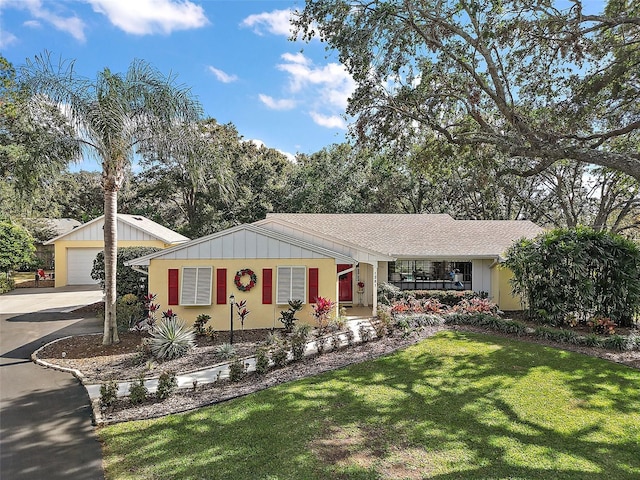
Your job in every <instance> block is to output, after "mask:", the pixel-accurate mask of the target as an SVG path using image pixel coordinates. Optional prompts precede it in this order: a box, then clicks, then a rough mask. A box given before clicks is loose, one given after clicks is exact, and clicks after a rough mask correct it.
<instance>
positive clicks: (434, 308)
mask: <svg viewBox="0 0 640 480" xmlns="http://www.w3.org/2000/svg"><path fill="white" fill-rule="evenodd" d="M422 311H423V312H424V313H437V314H440V313H444V312H446V311H447V306H446V305H445V304H443V303H440V301H439V300H438V299H437V298H427V299H425V300H424V301H423V302H422Z"/></svg>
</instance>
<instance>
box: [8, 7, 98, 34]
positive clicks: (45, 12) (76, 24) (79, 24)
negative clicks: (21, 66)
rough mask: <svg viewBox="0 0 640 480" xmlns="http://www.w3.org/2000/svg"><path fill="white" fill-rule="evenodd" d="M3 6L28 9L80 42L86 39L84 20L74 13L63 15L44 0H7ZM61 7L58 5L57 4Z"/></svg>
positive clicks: (36, 17) (35, 15)
mask: <svg viewBox="0 0 640 480" xmlns="http://www.w3.org/2000/svg"><path fill="white" fill-rule="evenodd" d="M3 6H8V7H12V8H21V9H25V10H28V11H29V13H30V14H31V15H32V16H33V17H34V18H35V19H37V20H41V21H42V22H45V23H48V24H51V25H53V26H54V27H55V28H56V29H57V30H61V31H63V32H67V33H68V34H70V35H71V36H72V37H73V38H75V39H76V40H78V41H80V42H84V41H85V40H86V37H85V34H84V29H85V24H84V22H83V21H82V20H81V19H80V18H79V17H77V16H76V15H75V14H74V15H62V14H59V13H57V12H54V11H52V10H49V9H48V8H46V7H45V5H44V3H43V2H42V0H7V1H4V2H3ZM56 6H57V7H59V6H58V5H56ZM37 23H39V22H37V21H34V20H29V21H27V22H26V23H25V24H26V25H28V26H35V25H36V24H37Z"/></svg>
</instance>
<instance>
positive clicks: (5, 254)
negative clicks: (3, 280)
mask: <svg viewBox="0 0 640 480" xmlns="http://www.w3.org/2000/svg"><path fill="white" fill-rule="evenodd" d="M35 251H36V248H35V246H34V245H33V238H32V237H31V235H30V234H29V232H28V231H27V230H26V229H24V228H23V227H21V226H20V225H16V224H14V223H11V222H0V271H3V272H5V273H9V272H10V271H11V270H14V269H15V268H17V267H19V266H21V265H26V264H30V263H31V262H32V261H33V259H34V257H33V254H34V252H35Z"/></svg>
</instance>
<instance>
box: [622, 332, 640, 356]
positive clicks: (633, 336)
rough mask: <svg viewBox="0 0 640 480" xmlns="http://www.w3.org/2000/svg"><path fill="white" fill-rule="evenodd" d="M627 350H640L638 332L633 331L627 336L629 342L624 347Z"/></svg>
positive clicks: (639, 335)
mask: <svg viewBox="0 0 640 480" xmlns="http://www.w3.org/2000/svg"><path fill="white" fill-rule="evenodd" d="M624 349H625V350H628V351H631V350H640V334H638V331H637V330H634V331H632V332H631V333H629V335H627V341H626V343H625V346H624Z"/></svg>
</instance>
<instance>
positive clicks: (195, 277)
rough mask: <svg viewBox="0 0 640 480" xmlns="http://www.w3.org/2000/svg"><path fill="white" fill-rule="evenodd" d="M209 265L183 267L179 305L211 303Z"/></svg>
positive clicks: (210, 271) (211, 275) (210, 270)
mask: <svg viewBox="0 0 640 480" xmlns="http://www.w3.org/2000/svg"><path fill="white" fill-rule="evenodd" d="M212 278H213V269H212V268H211V267H183V268H182V288H181V290H180V305H187V306H191V305H211V279H212Z"/></svg>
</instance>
